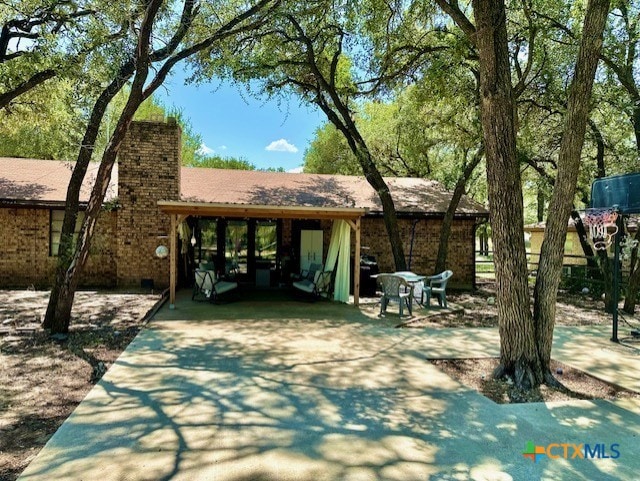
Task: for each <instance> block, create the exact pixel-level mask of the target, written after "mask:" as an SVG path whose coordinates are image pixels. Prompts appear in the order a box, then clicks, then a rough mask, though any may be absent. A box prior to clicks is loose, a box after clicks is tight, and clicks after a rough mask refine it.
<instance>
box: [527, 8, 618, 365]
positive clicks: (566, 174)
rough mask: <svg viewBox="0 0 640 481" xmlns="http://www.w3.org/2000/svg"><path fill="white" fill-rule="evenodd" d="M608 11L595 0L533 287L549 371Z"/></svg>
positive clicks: (542, 357)
mask: <svg viewBox="0 0 640 481" xmlns="http://www.w3.org/2000/svg"><path fill="white" fill-rule="evenodd" d="M608 13H609V0H590V1H589V3H588V5H587V11H586V14H585V20H584V26H583V32H582V40H581V43H580V50H579V52H578V59H577V62H576V68H575V74H574V77H573V80H572V82H571V87H570V89H569V100H568V104H567V113H566V117H565V122H564V133H563V135H562V141H561V144H560V152H559V155H558V173H557V177H556V182H555V184H554V188H553V195H552V197H551V202H550V203H549V217H548V219H547V224H546V228H545V237H544V241H543V243H542V247H541V249H540V266H539V268H538V276H537V277H536V285H535V289H534V311H533V312H534V314H533V315H534V321H535V327H536V336H535V337H536V345H537V349H538V355H539V359H540V362H541V363H542V364H543V369H545V374H547V373H548V376H549V377H550V376H551V374H550V372H549V370H548V367H549V362H550V359H551V344H552V341H553V328H554V324H555V313H556V299H557V292H558V286H559V285H560V276H561V274H562V259H563V256H564V243H565V240H566V236H567V221H568V219H569V214H570V213H571V210H572V208H573V201H574V197H575V193H576V186H577V181H578V172H579V170H580V157H581V154H582V146H583V144H584V137H585V131H586V128H587V120H588V117H589V111H590V99H591V91H592V88H593V81H594V77H595V72H596V67H597V66H598V60H599V58H600V50H601V48H602V34H603V31H604V27H605V24H606V20H607V15H608Z"/></svg>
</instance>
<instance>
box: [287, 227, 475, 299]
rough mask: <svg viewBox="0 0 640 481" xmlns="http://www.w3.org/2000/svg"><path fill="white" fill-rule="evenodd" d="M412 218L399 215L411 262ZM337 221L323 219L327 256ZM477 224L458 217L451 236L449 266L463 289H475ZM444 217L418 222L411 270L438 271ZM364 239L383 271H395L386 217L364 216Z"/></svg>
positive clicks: (402, 237)
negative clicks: (403, 217)
mask: <svg viewBox="0 0 640 481" xmlns="http://www.w3.org/2000/svg"><path fill="white" fill-rule="evenodd" d="M414 222H415V221H414V220H412V219H399V221H398V226H399V228H400V238H401V239H402V240H403V243H404V253H405V256H406V260H407V263H408V262H409V252H410V250H411V235H412V230H413V225H414ZM332 225H333V221H330V220H323V221H322V222H321V227H322V230H323V231H324V235H323V247H324V258H325V259H326V257H327V252H328V249H329V243H330V242H331V228H332ZM474 225H475V222H474V221H473V220H470V219H469V220H467V219H456V220H455V221H454V222H453V226H452V232H451V237H450V240H449V255H448V262H447V268H449V269H451V270H452V271H453V277H452V278H451V281H450V285H451V286H453V287H456V288H460V289H471V288H472V287H473V285H474V279H475V252H474V234H475V231H474ZM441 226H442V220H441V219H420V220H418V221H417V222H416V223H415V236H414V241H413V251H412V256H411V270H412V271H413V272H417V273H420V274H426V275H432V274H435V272H434V269H435V264H436V256H437V254H438V243H439V242H440V229H441ZM291 236H292V234H291V221H290V220H285V221H284V222H283V236H282V237H283V243H287V242H288V243H289V244H290V243H291ZM360 243H361V245H362V247H368V249H364V248H363V249H362V251H361V252H362V253H363V254H369V255H372V256H375V258H376V260H377V261H378V267H379V269H380V272H393V271H395V270H396V269H395V264H394V262H393V255H392V254H391V246H390V244H389V239H388V236H387V234H386V229H385V226H384V221H383V219H382V218H380V217H365V218H363V219H362V225H361V234H360ZM354 251H355V235H353V231H352V235H351V253H352V255H353V253H354Z"/></svg>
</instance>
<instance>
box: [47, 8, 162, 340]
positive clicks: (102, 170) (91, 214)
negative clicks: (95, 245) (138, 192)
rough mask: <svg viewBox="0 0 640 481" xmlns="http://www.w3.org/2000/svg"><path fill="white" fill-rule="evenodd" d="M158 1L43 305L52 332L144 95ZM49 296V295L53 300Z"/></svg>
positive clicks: (58, 326) (65, 316)
mask: <svg viewBox="0 0 640 481" xmlns="http://www.w3.org/2000/svg"><path fill="white" fill-rule="evenodd" d="M161 5H162V0H151V2H149V4H148V5H147V8H146V12H145V17H144V20H143V21H142V24H141V28H140V34H139V41H138V45H137V49H136V53H137V56H136V60H135V69H136V75H135V77H134V80H133V84H132V86H131V93H130V95H129V99H128V100H127V104H126V105H125V107H124V109H123V111H122V113H121V115H120V118H119V119H118V124H117V126H116V128H115V130H114V132H113V135H112V136H111V139H110V140H109V143H108V145H107V148H106V149H105V152H104V154H103V156H102V161H101V163H100V167H99V168H98V173H97V175H96V180H95V184H94V186H93V188H92V190H91V196H90V198H89V203H88V206H87V210H86V212H85V218H84V222H83V224H82V231H81V232H80V236H79V238H78V245H77V246H76V249H75V252H74V255H73V258H72V259H71V260H70V262H69V266H68V268H67V269H66V270H65V271H64V277H63V279H62V282H60V283H59V284H58V283H56V287H55V288H54V290H53V291H52V295H51V297H50V301H49V304H50V306H49V307H48V308H47V315H48V316H49V317H48V320H47V322H46V326H47V327H49V328H50V329H51V332H52V333H66V332H68V330H69V324H70V320H71V309H72V307H73V300H74V296H75V292H76V289H77V287H78V282H79V280H80V273H81V272H82V269H83V267H84V265H85V263H86V260H87V257H88V255H89V248H90V246H91V240H92V238H93V232H94V229H95V226H96V224H97V222H98V217H99V215H100V211H101V209H102V202H103V200H104V196H105V194H106V192H107V188H108V187H109V180H110V179H111V171H112V169H113V164H114V163H115V160H116V157H117V155H118V151H119V149H120V145H121V144H122V141H123V140H124V136H125V135H126V132H127V129H128V127H129V124H130V123H131V120H132V119H133V115H134V114H135V112H136V110H137V109H138V107H139V106H140V104H141V103H142V101H143V100H144V98H145V96H144V94H143V89H144V85H145V82H146V80H147V76H148V72H149V64H150V57H149V49H150V38H151V32H152V30H153V22H154V20H155V17H156V15H157V13H158V10H159V9H160V6H161ZM107 104H108V102H107ZM105 108H106V107H105ZM82 177H84V175H82ZM80 182H82V178H80ZM76 212H77V211H76ZM65 217H66V215H65ZM67 240H68V239H67ZM51 298H53V300H52V299H51Z"/></svg>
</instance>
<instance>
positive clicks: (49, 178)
mask: <svg viewBox="0 0 640 481" xmlns="http://www.w3.org/2000/svg"><path fill="white" fill-rule="evenodd" d="M180 135H181V134H180V128H179V127H178V126H177V125H176V124H175V122H171V121H169V122H167V123H159V122H134V123H133V124H132V125H131V128H130V131H129V134H128V136H127V138H126V140H125V142H124V143H123V145H122V148H121V150H120V155H119V159H118V165H116V168H114V172H113V175H112V179H111V185H110V187H109V190H108V193H107V197H106V199H105V208H104V211H103V213H102V215H101V217H100V219H99V222H98V225H97V230H96V236H95V241H94V243H93V246H92V249H91V254H90V259H89V262H88V265H87V267H86V269H85V271H84V273H83V278H82V285H84V286H87V287H90V286H101V287H116V286H118V287H133V286H135V287H140V286H141V285H142V286H152V285H153V286H154V287H156V288H164V287H167V286H168V285H169V284H170V278H171V279H177V282H178V285H181V284H182V285H185V284H188V283H189V281H190V279H191V277H192V269H193V267H194V266H196V265H197V264H198V263H200V262H207V261H212V262H214V263H215V265H216V269H219V270H222V268H223V267H222V266H224V269H225V270H229V269H233V270H234V274H235V275H237V276H238V277H239V279H240V280H241V281H244V282H247V283H256V284H260V285H272V286H273V285H278V284H280V283H281V281H282V280H283V279H284V278H285V277H286V271H297V270H298V269H299V268H300V264H301V263H303V262H304V259H302V258H303V257H304V253H303V250H304V249H305V248H307V247H305V246H306V245H307V244H308V243H309V242H311V243H314V242H315V243H316V245H315V247H313V249H315V250H316V251H317V252H318V258H319V257H320V256H325V255H326V252H327V247H328V245H329V236H330V231H331V224H332V220H333V219H338V218H344V219H354V222H355V221H357V225H358V226H359V227H358V234H359V235H358V236H357V237H359V239H352V255H354V254H357V252H358V251H359V250H360V249H362V251H361V252H362V253H364V254H368V255H370V256H374V257H375V258H376V260H377V262H378V265H379V269H380V271H393V270H394V266H393V261H392V256H391V250H390V247H389V242H388V240H387V237H386V233H385V229H384V224H383V220H382V212H381V207H380V204H379V201H378V199H377V195H376V194H375V192H374V191H373V189H372V188H371V187H370V186H369V184H368V183H367V182H366V180H365V179H364V178H363V177H355V176H338V175H317V174H291V173H276V172H262V171H237V170H221V169H203V168H190V167H182V166H181V159H180ZM71 169H72V165H71V164H70V163H68V162H60V161H49V160H47V161H45V160H32V159H10V158H0V237H1V238H2V245H3V249H2V251H3V252H2V255H1V256H0V286H2V287H24V286H29V285H34V286H38V287H46V286H48V285H50V283H51V281H52V277H53V270H54V267H55V261H56V253H57V243H58V240H59V235H60V226H61V224H62V215H63V212H64V210H63V209H64V204H65V195H66V187H67V183H68V180H69V178H70V175H71ZM95 169H97V165H96V167H95V168H93V169H92V168H90V169H89V172H88V174H87V178H86V180H85V185H84V186H83V189H82V194H81V203H82V204H81V205H83V206H85V205H86V202H87V200H88V198H89V193H90V186H91V184H92V182H93V176H92V172H95ZM386 181H387V183H388V185H389V188H390V191H391V194H392V196H393V198H394V202H395V205H396V209H397V212H398V217H399V226H400V231H401V232H400V235H401V238H402V239H403V241H404V244H405V254H406V255H407V261H408V262H409V264H410V268H411V270H413V271H415V272H420V273H426V274H431V273H433V272H432V271H433V268H434V265H435V258H436V254H437V248H438V241H439V233H440V226H441V223H442V218H443V215H444V212H445V210H446V208H447V205H448V202H449V200H450V198H451V193H450V192H448V191H446V190H445V189H443V188H442V187H441V186H440V185H439V184H438V183H437V182H434V181H429V180H425V179H413V178H389V179H386ZM487 217H488V213H487V211H486V210H485V209H484V208H483V207H482V206H481V205H479V204H477V203H475V202H473V201H471V200H470V199H468V198H465V197H463V199H462V200H461V202H460V205H459V207H458V210H457V212H456V216H455V219H454V223H453V228H452V235H451V241H450V242H451V245H450V247H449V252H450V256H449V259H450V262H449V268H450V269H452V270H453V271H454V277H453V278H452V281H451V284H452V285H453V286H457V287H461V288H471V287H472V286H473V284H474V279H475V252H474V250H475V229H476V226H477V225H478V223H480V222H483V221H485V220H486V219H487ZM181 221H185V222H186V224H187V225H188V229H187V230H186V234H185V233H184V232H183V237H184V238H182V239H180V238H178V240H176V241H175V242H176V244H175V249H173V252H175V253H176V255H175V262H174V265H173V267H174V269H171V267H172V266H171V259H172V258H174V257H173V256H172V257H170V258H158V257H157V256H156V255H155V252H156V249H157V247H158V246H161V245H164V246H168V247H171V246H172V245H174V244H173V242H172V241H173V240H174V239H176V237H177V236H175V235H173V236H172V235H171V234H172V233H174V232H176V231H177V230H179V229H177V228H176V227H177V224H179V223H180V222H181ZM172 222H173V224H172ZM349 222H352V221H351V220H349ZM354 222H352V225H355V223H354ZM313 232H315V233H316V234H317V235H315V240H309V239H311V238H312V237H314V236H311V237H309V236H308V235H307V234H309V233H311V234H313ZM309 245H311V244H309ZM301 249H302V250H301ZM309 252H311V251H309ZM320 252H321V253H322V254H320ZM177 253H180V254H177ZM308 255H309V256H310V255H311V254H308ZM358 257H359V256H358Z"/></svg>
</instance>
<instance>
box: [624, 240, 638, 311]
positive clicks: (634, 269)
mask: <svg viewBox="0 0 640 481" xmlns="http://www.w3.org/2000/svg"><path fill="white" fill-rule="evenodd" d="M629 237H630V236H629ZM634 240H635V241H636V245H635V246H634V247H633V249H632V250H631V261H630V263H629V284H628V285H627V292H626V293H625V296H624V307H623V308H622V310H623V311H624V312H626V313H627V314H633V313H634V312H635V310H636V299H637V298H638V289H640V263H639V262H638V241H640V229H638V230H636V235H635V237H634Z"/></svg>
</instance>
